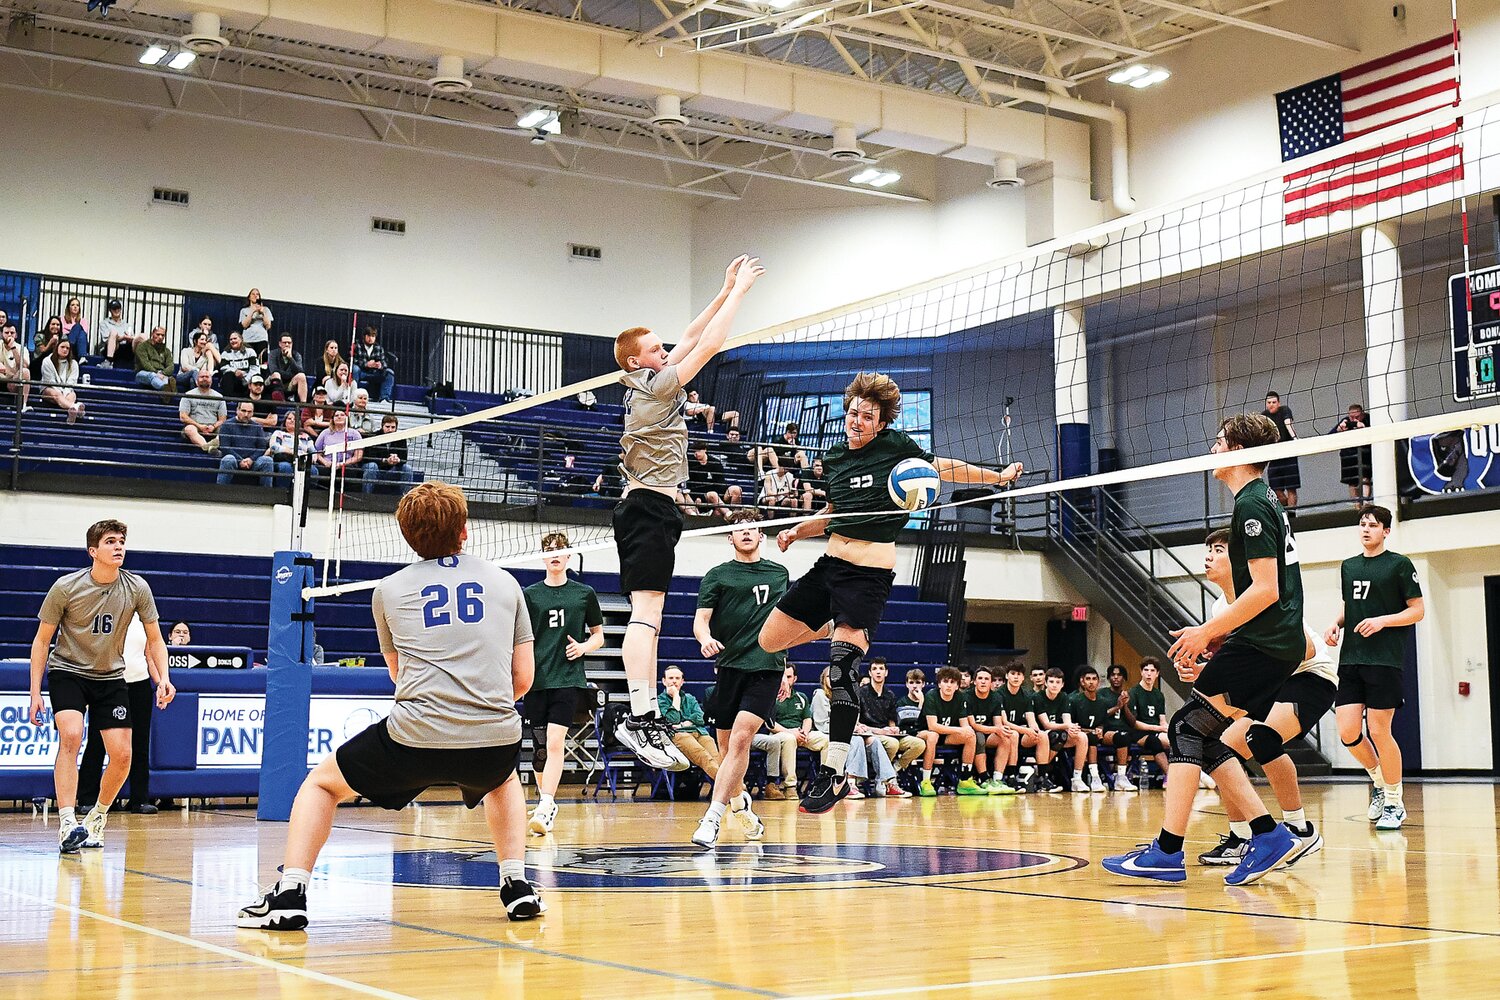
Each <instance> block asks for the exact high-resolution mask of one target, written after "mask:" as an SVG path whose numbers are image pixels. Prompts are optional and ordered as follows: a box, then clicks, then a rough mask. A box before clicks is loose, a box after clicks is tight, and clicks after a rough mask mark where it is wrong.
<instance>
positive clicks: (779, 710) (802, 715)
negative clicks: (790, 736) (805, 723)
mask: <svg viewBox="0 0 1500 1000" xmlns="http://www.w3.org/2000/svg"><path fill="white" fill-rule="evenodd" d="M811 718H812V706H811V704H810V703H809V702H808V700H807V695H805V694H803V693H802V692H801V691H793V692H792V696H791V697H790V698H783V699H780V700H778V701H777V702H776V707H775V708H774V709H772V710H771V721H772V722H775V723H776V724H777V725H778V726H785V727H786V728H787V729H801V728H802V720H803V719H811ZM767 728H770V727H767Z"/></svg>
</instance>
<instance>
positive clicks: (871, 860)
mask: <svg viewBox="0 0 1500 1000" xmlns="http://www.w3.org/2000/svg"><path fill="white" fill-rule="evenodd" d="M1084 864H1085V862H1084V861H1083V860H1081V859H1079V858H1071V857H1067V856H1064V855H1057V854H1042V853H1039V852H1036V851H1002V850H991V849H988V848H977V847H937V846H930V845H892V844H757V843H746V844H735V845H730V846H724V847H720V848H718V849H717V850H715V851H700V850H698V849H696V848H693V847H688V846H680V847H679V846H676V845H673V846H660V845H645V844H643V845H621V846H595V847H557V848H533V849H532V850H529V851H527V852H526V869H527V875H528V876H529V877H532V878H533V880H534V881H535V882H537V883H538V884H539V885H541V886H543V887H544V888H551V889H622V890H627V891H637V890H640V889H703V888H714V889H755V888H769V887H773V886H776V887H798V888H811V887H814V886H852V885H861V884H882V883H890V882H893V881H901V882H912V881H924V880H925V881H943V882H952V881H963V880H965V879H974V878H985V879H995V878H1014V877H1021V876H1028V875H1050V874H1055V873H1057V872H1064V871H1072V870H1073V869H1075V868H1080V867H1082V866H1083V865H1084ZM323 870H324V871H325V872H326V873H327V874H329V875H331V876H333V877H336V878H350V879H355V880H358V881H362V882H377V883H384V884H394V885H403V886H421V887H427V888H449V889H494V888H495V887H496V886H497V885H498V882H499V869H498V868H497V867H496V864H495V852H494V851H492V850H490V851H454V850H436V851H397V852H396V853H394V854H391V855H386V856H379V855H371V856H365V857H345V858H330V859H328V861H327V862H326V864H325V865H324V866H323Z"/></svg>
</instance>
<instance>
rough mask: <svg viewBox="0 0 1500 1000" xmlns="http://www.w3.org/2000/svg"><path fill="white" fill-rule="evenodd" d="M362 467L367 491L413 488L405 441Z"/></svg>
mask: <svg viewBox="0 0 1500 1000" xmlns="http://www.w3.org/2000/svg"><path fill="white" fill-rule="evenodd" d="M397 425H398V421H397V420H396V415H395V414H394V413H387V414H386V415H385V416H384V417H382V418H381V420H380V433H381V434H394V433H396V427H397ZM362 468H363V472H364V491H365V492H366V493H373V492H374V491H375V484H376V483H388V484H391V485H394V486H395V487H396V492H397V493H398V494H400V495H401V496H405V495H406V491H407V490H409V489H411V485H412V473H411V467H410V466H408V465H407V464H406V442H405V441H387V442H386V443H385V444H377V445H372V446H371V447H369V448H366V449H365V455H364V462H363V466H362ZM689 759H691V758H689Z"/></svg>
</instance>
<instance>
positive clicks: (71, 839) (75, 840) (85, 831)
mask: <svg viewBox="0 0 1500 1000" xmlns="http://www.w3.org/2000/svg"><path fill="white" fill-rule="evenodd" d="M88 839H89V828H88V827H86V826H84V825H83V824H82V823H74V824H73V825H72V826H71V827H67V826H61V825H59V826H58V829H57V851H58V853H59V854H77V853H78V849H79V848H80V847H82V846H83V842H84V841H85V840H88Z"/></svg>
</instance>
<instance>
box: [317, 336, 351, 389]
mask: <svg viewBox="0 0 1500 1000" xmlns="http://www.w3.org/2000/svg"><path fill="white" fill-rule="evenodd" d="M318 360H319V361H320V362H322V365H323V367H322V370H321V374H319V375H318V378H317V381H319V382H327V381H328V380H329V379H331V378H333V377H334V376H335V375H337V374H338V370H339V365H342V364H347V362H346V361H344V356H343V355H342V354H340V353H339V342H338V341H337V340H329V341H325V342H324V344H323V354H322V356H321V357H319V358H318Z"/></svg>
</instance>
